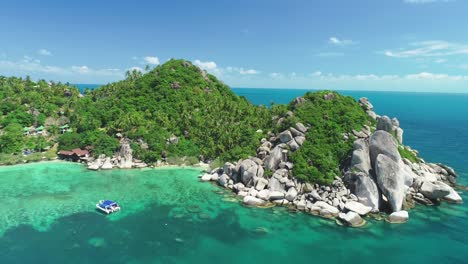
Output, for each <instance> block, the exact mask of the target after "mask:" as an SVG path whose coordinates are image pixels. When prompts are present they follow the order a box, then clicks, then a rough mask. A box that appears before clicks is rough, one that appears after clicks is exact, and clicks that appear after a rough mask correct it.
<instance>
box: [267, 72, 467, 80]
mask: <svg viewBox="0 0 468 264" xmlns="http://www.w3.org/2000/svg"><path fill="white" fill-rule="evenodd" d="M269 77H270V78H277V79H289V80H293V79H299V80H302V81H305V82H310V81H325V82H338V81H349V82H353V81H356V82H369V81H371V82H372V81H374V82H375V81H383V82H385V81H405V80H406V81H468V75H448V74H436V73H429V72H420V73H415V74H407V75H392V74H383V75H378V74H333V73H323V72H321V71H316V72H313V73H311V74H308V75H300V74H296V73H295V72H293V73H291V74H287V75H286V74H283V73H279V72H273V73H270V74H269ZM286 77H287V78H286Z"/></svg>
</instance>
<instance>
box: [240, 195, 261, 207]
mask: <svg viewBox="0 0 468 264" xmlns="http://www.w3.org/2000/svg"><path fill="white" fill-rule="evenodd" d="M242 202H243V203H244V204H246V205H253V206H259V205H265V204H266V203H267V202H266V201H264V200H262V199H259V198H256V197H253V196H245V197H244V199H243V200H242Z"/></svg>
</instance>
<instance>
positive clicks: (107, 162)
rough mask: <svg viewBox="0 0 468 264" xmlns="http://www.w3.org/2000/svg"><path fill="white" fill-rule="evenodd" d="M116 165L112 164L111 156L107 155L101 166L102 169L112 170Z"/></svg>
mask: <svg viewBox="0 0 468 264" xmlns="http://www.w3.org/2000/svg"><path fill="white" fill-rule="evenodd" d="M113 167H114V166H113V165H112V162H111V158H110V157H107V158H106V159H105V160H104V163H103V164H102V166H101V170H111V169H112V168H113Z"/></svg>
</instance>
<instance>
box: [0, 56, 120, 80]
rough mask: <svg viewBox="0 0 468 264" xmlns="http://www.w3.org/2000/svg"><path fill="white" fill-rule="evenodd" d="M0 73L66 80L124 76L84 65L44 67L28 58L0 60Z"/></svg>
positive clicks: (117, 70)
mask: <svg viewBox="0 0 468 264" xmlns="http://www.w3.org/2000/svg"><path fill="white" fill-rule="evenodd" d="M0 71H1V72H4V73H8V74H11V75H31V74H33V75H34V74H36V75H38V76H39V77H40V78H44V77H45V76H43V75H44V74H52V75H54V76H63V77H67V78H70V77H75V76H78V75H83V76H84V75H86V76H94V77H114V78H123V76H124V74H123V71H122V70H120V69H111V68H109V69H107V68H103V69H93V68H90V67H88V66H86V65H83V66H71V67H61V66H53V65H44V64H41V62H40V61H39V60H36V59H33V58H31V57H29V56H24V57H23V59H22V60H19V61H10V60H0ZM67 81H68V79H67Z"/></svg>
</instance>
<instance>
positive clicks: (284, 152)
mask: <svg viewBox="0 0 468 264" xmlns="http://www.w3.org/2000/svg"><path fill="white" fill-rule="evenodd" d="M0 102H1V104H0V109H1V116H0V152H1V154H0V164H2V165H9V164H16V163H22V162H30V161H40V160H44V159H45V160H50V159H55V158H56V157H60V158H62V159H66V160H74V161H82V162H85V163H86V164H87V166H88V168H89V169H93V170H100V169H103V170H104V169H112V168H142V167H146V166H161V165H164V164H175V165H182V164H185V165H196V164H198V163H199V162H203V163H208V164H210V166H211V169H210V170H209V172H207V173H206V174H203V175H202V176H201V180H202V181H214V182H216V183H217V184H219V185H221V186H223V187H225V188H228V189H230V190H232V191H233V192H235V193H236V194H237V195H238V196H239V197H242V201H243V203H244V204H246V205H248V206H260V207H268V206H274V205H284V206H288V207H290V208H291V209H292V210H298V211H305V212H308V213H311V214H315V215H320V216H322V217H325V218H336V219H338V221H339V223H341V224H345V225H350V226H361V225H363V224H364V223H365V220H364V219H363V216H366V215H369V216H373V217H376V218H382V217H383V218H385V219H387V220H388V221H389V222H392V223H402V222H406V221H407V220H408V218H409V216H408V212H407V211H408V210H409V209H411V208H413V207H414V206H415V204H416V203H419V204H423V205H433V204H438V203H440V202H442V201H447V202H453V203H460V202H462V198H461V197H460V195H459V194H458V193H457V191H456V189H457V184H456V179H457V174H456V173H455V171H454V170H453V169H452V168H450V167H448V166H446V165H443V164H434V163H426V162H425V161H424V160H423V159H422V158H421V157H419V154H418V152H417V151H416V150H413V149H411V148H410V147H408V146H405V145H404V144H403V129H402V128H400V124H399V121H398V119H396V118H393V119H390V118H389V117H387V116H379V115H377V114H376V113H375V112H374V111H373V106H372V104H371V102H369V101H368V100H367V99H366V98H361V99H360V100H359V101H356V100H355V99H353V98H351V97H347V96H342V95H340V94H339V93H336V92H332V91H320V92H308V93H306V94H305V95H304V96H302V97H298V98H295V99H294V100H293V101H292V102H290V103H289V104H287V105H276V104H272V105H271V106H268V107H267V106H255V105H253V104H252V103H250V102H249V101H248V100H247V99H246V98H243V97H239V96H237V95H236V94H235V93H233V92H232V91H231V89H230V88H229V87H228V86H227V85H225V84H223V83H222V82H221V81H219V80H217V78H216V77H214V76H213V75H211V74H209V73H207V72H206V71H204V70H202V69H200V68H199V67H197V66H195V65H193V64H192V63H191V62H189V61H185V60H174V59H173V60H170V61H168V62H166V63H165V64H163V65H160V66H158V67H156V68H154V69H152V70H149V71H148V72H146V73H142V72H140V71H136V70H134V71H131V72H128V73H127V78H126V79H125V80H122V81H119V82H115V83H111V84H108V85H105V86H102V87H99V88H97V89H94V90H86V91H85V92H84V93H83V94H82V93H80V91H79V90H78V89H77V88H76V87H74V86H72V85H69V84H61V83H53V82H46V81H44V80H41V81H38V82H34V81H32V80H31V79H30V78H25V79H22V78H14V77H10V78H7V77H0ZM379 212H383V213H385V215H384V216H382V214H380V213H379ZM387 215H388V216H387Z"/></svg>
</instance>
